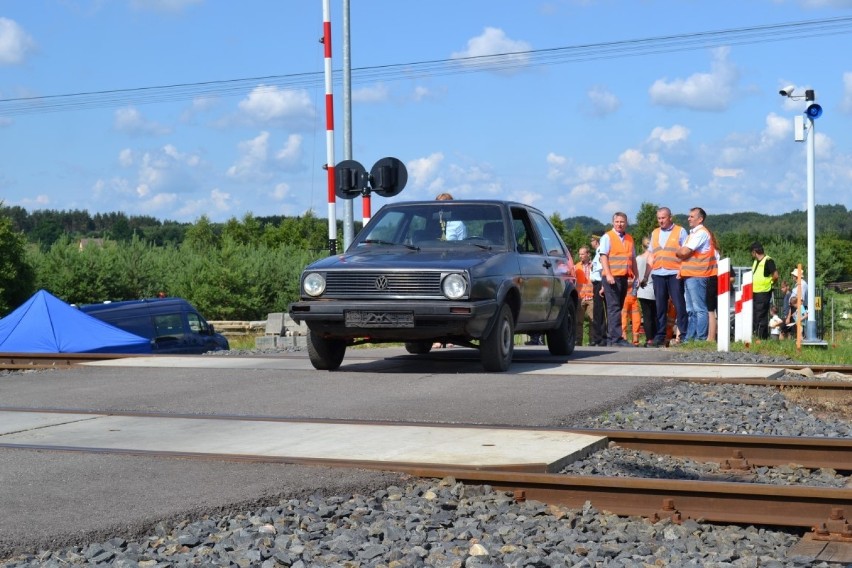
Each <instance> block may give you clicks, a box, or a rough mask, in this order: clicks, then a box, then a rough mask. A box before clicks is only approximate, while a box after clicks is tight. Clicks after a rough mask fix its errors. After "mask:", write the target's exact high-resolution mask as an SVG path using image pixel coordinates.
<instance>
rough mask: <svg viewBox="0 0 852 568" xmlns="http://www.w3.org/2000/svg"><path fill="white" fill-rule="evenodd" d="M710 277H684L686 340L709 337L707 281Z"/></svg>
mask: <svg viewBox="0 0 852 568" xmlns="http://www.w3.org/2000/svg"><path fill="white" fill-rule="evenodd" d="M708 280H709V278H698V277H690V278H684V280H683V283H684V295H685V296H686V314H687V318H688V321H687V324H686V341H693V340H696V339H700V340H702V341H703V340H706V339H707V322H708V320H707V281H708Z"/></svg>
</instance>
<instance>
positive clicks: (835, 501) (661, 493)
mask: <svg viewBox="0 0 852 568" xmlns="http://www.w3.org/2000/svg"><path fill="white" fill-rule="evenodd" d="M0 411H4V412H16V413H33V412H38V413H45V412H51V413H60V414H91V415H104V414H108V415H110V416H133V417H146V418H164V417H167V418H184V419H203V420H211V419H214V420H222V421H233V420H251V421H261V422H289V423H312V424H313V423H332V424H343V425H353V426H359V425H371V426H376V425H386V426H391V425H406V426H429V427H434V428H460V427H464V428H474V429H475V428H490V429H493V428H495V426H491V425H489V426H482V425H459V424H446V423H438V424H434V423H410V422H405V423H399V422H376V421H356V420H302V419H294V418H287V417H269V416H235V415H195V414H193V415H186V414H174V413H158V412H109V413H104V412H95V411H89V410H78V409H67V408H51V409H44V408H39V409H34V408H18V407H0ZM496 428H504V429H511V430H539V431H540V430H552V431H570V432H578V433H583V434H590V435H595V436H604V437H606V438H607V439H608V440H609V442H610V444H615V445H617V446H621V447H624V448H628V449H633V450H641V451H649V452H653V453H655V454H667V455H671V456H677V457H686V458H690V459H693V460H696V461H705V462H715V463H719V464H722V465H723V466H725V468H726V469H727V470H728V471H730V472H733V473H737V472H739V473H748V472H749V471H750V469H751V468H753V467H759V466H778V465H786V464H797V465H800V466H803V467H806V468H811V469H815V468H832V469H835V470H837V471H843V472H852V440H848V439H840V438H801V437H771V436H770V437H767V436H750V435H748V436H747V435H734V434H725V435H721V434H695V433H679V432H638V431H624V430H596V429H573V428H572V429H561V428H541V427H536V428H523V427H515V426H497V427H496ZM0 448H3V449H7V450H38V451H56V452H84V453H85V452H88V453H99V454H121V455H144V456H148V457H163V458H182V459H203V460H226V461H245V462H267V463H270V462H271V463H287V464H300V465H318V466H330V467H348V468H362V469H373V470H386V471H398V472H403V473H407V474H410V475H413V476H417V477H429V478H444V477H453V478H455V479H456V480H458V481H462V482H465V483H473V484H487V485H492V486H494V487H496V488H499V489H502V490H506V491H512V492H513V494H514V495H515V497H516V499H535V500H539V501H542V502H545V503H549V504H553V505H563V506H569V507H581V506H582V505H583V504H584V503H585V502H586V501H590V502H591V503H592V505H594V506H595V507H596V508H598V509H601V510H606V511H610V512H612V513H615V514H618V515H623V516H634V515H636V516H643V517H647V518H650V519H655V520H656V519H661V518H671V519H673V520H675V521H682V520H686V519H696V520H699V519H700V520H703V521H707V522H717V523H736V524H757V525H773V526H788V527H798V528H804V529H817V528H820V529H824V531H823V532H825V530H827V531H828V533H829V534H828V535H827V536H826V538H829V537H837V539H838V540H841V539H843V538H847V537H848V536H852V535H850V534H848V533H849V532H850V531H852V529H850V528H848V525H847V524H846V517H845V515H847V514H850V512H852V488H841V489H837V488H822V487H804V486H783V485H767V484H754V483H747V482H735V481H731V480H730V479H731V478H732V477H733V478H735V477H736V475H733V476H728V479H727V480H725V481H712V480H702V481H695V480H671V479H647V478H626V477H602V476H572V475H563V474H559V473H548V472H547V471H546V469H547V466H546V464H538V465H535V464H533V465H530V464H527V465H525V466H524V467H522V468H520V470H515V469H514V468H513V467H511V466H504V467H498V468H490V469H489V468H485V467H465V466H451V465H424V464H421V463H412V462H394V461H369V460H345V459H325V458H304V457H298V456H268V455H250V454H233V453H229V454H218V453H210V452H206V453H195V452H174V451H164V452H159V451H150V450H133V449H121V448H119V449H115V448H96V447H86V446H75V445H70V444H69V445H62V446H51V445H39V444H14V443H11V444H10V443H0ZM744 479H745V478H744ZM825 527H829V528H825ZM850 546H852V545H850Z"/></svg>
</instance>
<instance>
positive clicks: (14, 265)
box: [0, 217, 35, 314]
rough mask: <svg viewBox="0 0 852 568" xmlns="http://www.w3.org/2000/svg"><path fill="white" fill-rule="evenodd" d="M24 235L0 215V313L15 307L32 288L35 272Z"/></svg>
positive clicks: (28, 295) (25, 297)
mask: <svg viewBox="0 0 852 568" xmlns="http://www.w3.org/2000/svg"><path fill="white" fill-rule="evenodd" d="M26 243H27V241H26V239H25V238H24V235H23V234H21V233H19V232H16V231H15V230H13V229H12V221H11V220H10V219H9V218H7V217H0V313H2V314H6V313H7V312H8V311H10V310H12V309H14V308H17V307H18V306H19V305H21V304H22V303H23V302H24V301H25V300H26V299H27V298H29V297H30V296H31V295H32V294H33V292H34V291H35V290H34V287H33V284H34V282H35V272H34V270H33V267H32V266H31V265H30V263H29V261H28V258H27V251H26Z"/></svg>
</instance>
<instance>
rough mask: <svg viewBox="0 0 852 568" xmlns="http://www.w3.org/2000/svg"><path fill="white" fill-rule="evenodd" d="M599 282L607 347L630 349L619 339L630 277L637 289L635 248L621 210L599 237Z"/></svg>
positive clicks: (625, 216)
mask: <svg viewBox="0 0 852 568" xmlns="http://www.w3.org/2000/svg"><path fill="white" fill-rule="evenodd" d="M599 251H600V257H601V266H602V267H603V269H602V270H601V283H602V284H603V290H604V297H605V298H606V325H607V343H606V344H607V347H633V344H632V343H630V342H629V341H627V340H625V339H624V338H623V337H622V330H621V309H622V307H623V306H624V298H626V297H627V292H628V289H627V287H628V284H627V282H628V280H629V278H630V277H633V278H634V280H633V286H632V288H633V291H634V292H635V291H636V290H637V289H638V288H639V281H638V280H636V279H635V275H636V273H638V272H639V269H638V268H637V266H636V248H635V246H634V244H633V237H632V236H630V234H629V233H628V232H627V215H626V214H625V213H622V212H621V211H619V212H617V213H615V214H614V215H613V216H612V229H611V230H609V231H607V232H606V233H604V234H603V236H602V237H601V244H600V248H599Z"/></svg>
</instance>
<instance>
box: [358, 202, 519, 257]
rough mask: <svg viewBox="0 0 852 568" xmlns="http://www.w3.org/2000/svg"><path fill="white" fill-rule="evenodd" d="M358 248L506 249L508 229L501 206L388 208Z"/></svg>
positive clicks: (360, 237) (364, 234) (360, 239)
mask: <svg viewBox="0 0 852 568" xmlns="http://www.w3.org/2000/svg"><path fill="white" fill-rule="evenodd" d="M355 246H358V247H365V246H407V247H414V248H418V249H421V248H434V247H444V248H446V247H461V246H475V247H479V248H491V249H493V248H498V249H505V248H506V228H505V224H504V222H503V215H502V212H501V209H500V207H498V206H497V205H487V204H481V203H454V202H452V201H436V202H434V203H423V204H418V205H406V206H400V207H385V208H383V209H381V210H380V211H379V213H378V214H377V215H376V217H375V218H374V219H373V220H372V222H371V223H370V225H369V231H362V232H361V234H359V235H358V240H357V242H356V243H355Z"/></svg>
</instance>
